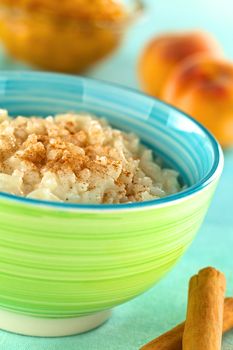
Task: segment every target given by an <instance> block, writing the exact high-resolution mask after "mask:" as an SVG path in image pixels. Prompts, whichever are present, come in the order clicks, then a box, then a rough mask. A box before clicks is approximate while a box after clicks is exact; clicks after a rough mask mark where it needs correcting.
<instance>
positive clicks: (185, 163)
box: [0, 72, 223, 336]
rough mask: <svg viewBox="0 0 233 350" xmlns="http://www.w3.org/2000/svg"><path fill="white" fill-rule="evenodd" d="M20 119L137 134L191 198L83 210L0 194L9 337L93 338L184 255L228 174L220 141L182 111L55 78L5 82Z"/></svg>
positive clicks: (4, 321) (5, 102)
mask: <svg viewBox="0 0 233 350" xmlns="http://www.w3.org/2000/svg"><path fill="white" fill-rule="evenodd" d="M0 104H1V108H5V109H8V110H9V113H10V114H11V115H19V114H21V115H26V116H30V115H32V114H34V115H40V116H46V115H49V114H55V113H61V112H67V111H77V112H78V111H88V112H90V113H94V114H96V115H98V116H104V117H105V118H107V119H108V120H109V122H110V123H111V124H112V125H113V126H115V127H118V128H121V129H123V130H125V131H133V132H135V133H136V134H137V135H139V137H140V138H141V140H142V141H143V142H144V143H145V144H147V145H149V146H150V147H151V148H152V149H153V150H154V151H155V153H156V154H157V155H158V156H160V157H162V158H163V159H164V160H165V162H166V164H167V166H170V167H172V168H175V169H177V170H178V171H179V172H180V174H181V177H182V179H183V181H184V183H185V184H186V185H187V188H186V189H185V190H183V191H182V192H180V193H177V194H174V195H171V196H168V197H166V198H163V199H159V200H153V201H149V202H144V203H133V204H122V205H78V204H61V203H54V202H46V201H39V200H33V199H25V198H22V197H17V196H14V195H10V194H5V193H0V211H1V215H0V309H1V311H0V327H1V328H2V329H6V330H10V331H13V332H17V333H23V334H30V335H38V336H58V335H68V334H74V333H78V332H82V331H86V330H89V329H91V328H94V327H96V326H97V325H99V324H101V323H102V322H103V321H104V320H106V319H107V318H108V317H109V314H110V310H111V309H112V308H114V307H115V306H117V305H119V304H122V303H124V302H126V301H127V300H130V299H132V298H134V297H136V296H137V295H140V294H141V293H143V292H145V291H146V290H147V289H149V288H150V287H151V286H153V285H154V284H155V283H156V282H157V281H158V280H159V279H161V277H163V276H164V275H165V274H166V273H167V272H168V271H169V270H170V269H171V268H172V267H173V266H174V264H175V263H176V262H177V260H178V259H179V258H180V257H181V256H182V255H183V253H184V252H185V251H186V249H187V247H188V246H189V245H190V243H191V242H192V240H193V238H194V236H195V234H196V232H197V230H198V229H199V227H200V225H201V223H202V221H203V219H204V216H205V214H206V211H207V209H208V207H209V204H210V201H211V198H212V196H213V193H214V191H215V188H216V186H217V183H218V180H219V177H220V174H221V172H222V168H223V155H222V152H221V149H220V146H219V145H218V143H217V141H216V140H215V139H214V138H213V136H212V135H211V134H210V133H209V132H208V131H207V130H206V129H205V128H203V127H202V126H201V125H200V124H198V123H197V122H196V121H194V120H193V119H191V118H190V117H188V116H187V115H185V114H183V113H182V112H180V111H179V110H176V109H174V108H172V107H171V106H169V105H166V104H164V103H163V102H161V101H158V100H155V99H153V98H151V97H148V96H146V95H143V94H140V93H138V92H136V91H133V90H130V89H126V88H121V87H118V86H115V85H111V84H107V83H104V82H100V81H95V80H89V79H85V78H78V77H71V76H65V75H55V74H46V73H4V72H2V73H1V75H0Z"/></svg>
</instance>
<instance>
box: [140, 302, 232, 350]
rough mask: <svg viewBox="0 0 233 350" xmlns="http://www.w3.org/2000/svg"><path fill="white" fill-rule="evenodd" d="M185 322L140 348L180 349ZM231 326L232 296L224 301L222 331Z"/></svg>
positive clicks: (145, 349) (142, 349)
mask: <svg viewBox="0 0 233 350" xmlns="http://www.w3.org/2000/svg"><path fill="white" fill-rule="evenodd" d="M184 325H185V322H183V323H181V324H179V325H178V326H176V327H175V328H173V329H171V330H170V331H168V332H166V333H164V334H162V335H160V336H159V337H158V338H156V339H154V340H152V341H150V342H149V343H148V344H146V345H144V346H143V347H142V348H141V350H182V338H183V333H184ZM231 328H233V298H226V299H225V302H224V318H223V333H225V332H227V331H229V330H230V329H231Z"/></svg>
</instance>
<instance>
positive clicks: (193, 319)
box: [140, 267, 233, 350]
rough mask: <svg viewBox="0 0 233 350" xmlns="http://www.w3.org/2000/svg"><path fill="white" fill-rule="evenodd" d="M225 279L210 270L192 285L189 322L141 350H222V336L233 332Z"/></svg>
mask: <svg viewBox="0 0 233 350" xmlns="http://www.w3.org/2000/svg"><path fill="white" fill-rule="evenodd" d="M225 289H226V279H225V276H224V275H223V274H222V273H221V272H219V271H218V270H216V269H214V268H212V267H207V268H205V269H203V270H201V271H199V273H198V275H195V276H193V277H192V278H191V280H190V283H189V294H188V309H187V317H186V321H185V322H184V323H182V324H180V325H178V326H177V327H175V328H173V329H172V330H170V331H168V332H167V333H165V334H163V335H161V336H160V337H158V338H156V339H155V340H152V341H151V342H150V343H148V344H146V345H144V346H143V347H142V348H141V349H140V350H220V349H221V342H222V333H224V332H227V331H228V330H230V329H231V328H233V298H226V299H224V295H225Z"/></svg>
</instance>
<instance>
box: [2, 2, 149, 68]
mask: <svg viewBox="0 0 233 350" xmlns="http://www.w3.org/2000/svg"><path fill="white" fill-rule="evenodd" d="M27 3H28V2H23V4H24V5H22V4H21V3H20V2H19V1H14V0H13V1H12V0H10V1H9V0H3V1H1V4H0V40H1V41H2V43H3V45H4V46H5V48H6V51H7V52H8V53H9V54H10V55H11V56H12V57H14V58H16V59H19V60H21V61H23V62H27V63H29V64H30V65H32V66H33V67H38V68H41V69H44V70H48V71H58V72H66V73H80V72H83V71H85V70H86V69H87V68H89V67H90V66H92V65H93V64H95V63H96V62H98V61H99V60H101V59H102V58H104V57H105V56H107V55H109V54H110V53H112V52H113V51H114V50H115V49H116V48H117V47H118V46H119V45H120V43H121V40H122V38H123V36H124V34H125V33H126V31H127V29H128V28H129V27H130V26H131V24H132V23H133V22H134V21H136V19H137V18H138V16H139V15H141V14H142V12H143V9H144V5H143V3H142V2H141V0H130V1H127V4H124V2H123V5H124V11H125V13H124V15H123V13H122V16H120V15H119V14H118V15H116V16H117V17H116V18H114V16H111V17H110V18H109V19H103V18H98V16H97V15H95V14H93V15H92V17H93V18H86V16H82V15H81V14H80V15H79V13H78V11H76V12H77V13H76V16H75V13H74V12H72V11H71V9H69V10H70V11H66V8H64V11H62V9H63V6H61V5H62V4H59V6H57V5H56V4H55V2H54V4H55V5H56V6H52V5H50V2H49V0H48V1H47V2H46V1H44V0H41V5H40V6H37V7H36V5H34V6H32V5H33V1H31V2H29V3H32V5H31V6H26V5H25V4H27ZM35 3H40V2H39V1H37V2H36V1H35ZM49 5H50V6H49ZM86 6H87V7H88V3H87V5H86ZM108 6H109V5H108ZM114 6H115V7H117V4H115V5H114ZM106 11H107V10H106ZM120 11H122V12H123V7H122V8H121V9H120V5H119V12H120ZM121 17H122V18H121Z"/></svg>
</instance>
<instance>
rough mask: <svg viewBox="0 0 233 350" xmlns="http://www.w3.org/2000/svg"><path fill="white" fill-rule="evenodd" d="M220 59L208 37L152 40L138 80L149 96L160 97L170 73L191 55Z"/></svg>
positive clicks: (179, 35) (203, 34)
mask: <svg viewBox="0 0 233 350" xmlns="http://www.w3.org/2000/svg"><path fill="white" fill-rule="evenodd" d="M197 53H206V54H209V55H210V56H222V49H221V47H220V46H219V44H218V43H217V42H216V41H215V39H214V38H213V37H212V36H211V35H210V34H208V33H206V32H202V31H193V32H186V33H175V34H174V33H173V34H172V33H171V34H165V35H161V36H158V37H157V38H154V39H152V41H151V42H149V44H148V45H147V47H146V48H145V50H144V52H143V53H142V56H141V58H140V60H139V67H138V70H139V79H140V81H141V86H142V88H143V90H144V91H145V92H147V93H148V94H150V95H152V96H155V97H159V98H160V97H161V90H162V87H163V85H164V83H165V82H166V80H167V79H168V77H169V75H170V74H171V72H172V71H173V69H174V68H175V67H176V66H177V65H178V64H179V63H180V62H182V61H183V60H184V59H186V58H187V57H190V56H191V55H193V54H197Z"/></svg>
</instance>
